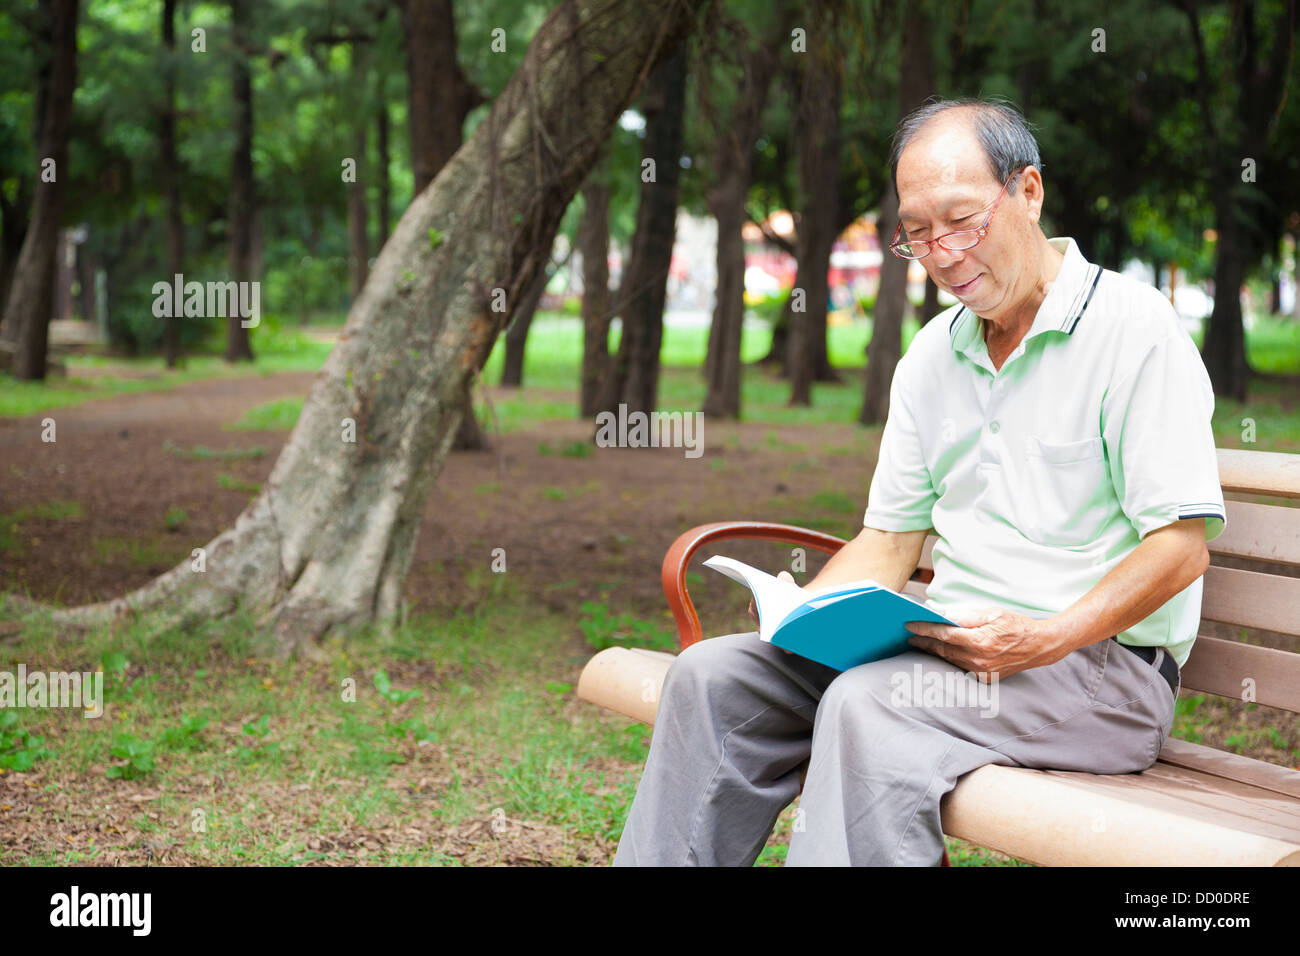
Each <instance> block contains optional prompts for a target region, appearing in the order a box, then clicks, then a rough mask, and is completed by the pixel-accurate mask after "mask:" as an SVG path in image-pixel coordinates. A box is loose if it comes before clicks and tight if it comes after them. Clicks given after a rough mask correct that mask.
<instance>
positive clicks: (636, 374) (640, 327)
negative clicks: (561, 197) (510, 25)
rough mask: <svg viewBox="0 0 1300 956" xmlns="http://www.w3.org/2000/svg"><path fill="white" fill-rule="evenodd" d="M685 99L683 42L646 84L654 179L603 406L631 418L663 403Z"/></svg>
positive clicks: (626, 276)
mask: <svg viewBox="0 0 1300 956" xmlns="http://www.w3.org/2000/svg"><path fill="white" fill-rule="evenodd" d="M685 101H686V47H685V44H683V45H682V46H681V47H679V48H678V49H677V50H675V51H673V53H672V54H671V55H670V56H668V57H666V58H665V59H664V60H663V61H662V62H661V63H659V64H658V65H657V66H656V67H655V69H654V71H653V72H652V73H651V74H650V79H649V81H648V82H647V83H646V94H645V102H644V104H643V106H644V109H645V113H646V127H645V151H644V157H643V168H644V160H647V159H648V160H652V161H653V163H654V166H653V169H654V178H653V180H651V181H646V180H645V179H644V178H643V179H642V182H641V201H640V204H639V205H638V207H637V212H636V231H635V233H634V235H633V237H632V252H631V255H630V256H629V257H628V259H629V261H628V265H627V269H626V270H625V271H624V273H623V279H622V281H621V282H620V283H619V289H618V299H617V301H618V306H617V312H618V314H619V316H621V317H622V320H623V325H622V333H621V335H620V338H619V343H618V355H617V357H616V358H615V360H614V362H613V363H612V366H611V368H610V370H609V372H608V373H607V374H608V378H607V379H606V382H605V389H604V396H603V397H602V400H601V408H604V409H610V410H615V409H617V407H618V405H619V404H620V403H626V404H627V410H628V412H629V413H631V412H635V411H641V412H645V413H646V414H649V413H651V412H653V411H654V410H655V405H656V403H657V401H658V394H659V350H660V347H661V346H662V344H663V335H664V302H665V299H666V298H667V291H668V288H667V287H668V268H669V266H670V265H671V263H672V258H673V241H674V239H675V238H676V235H677V191H678V189H677V187H678V182H679V180H680V178H681V165H680V158H681V155H682V138H683V135H684V127H685V123H684V121H683V107H684V105H685Z"/></svg>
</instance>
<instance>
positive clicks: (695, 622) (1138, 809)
mask: <svg viewBox="0 0 1300 956" xmlns="http://www.w3.org/2000/svg"><path fill="white" fill-rule="evenodd" d="M1219 479H1220V482H1221V483H1222V486H1223V491H1224V498H1225V503H1226V505H1227V509H1228V521H1227V525H1226V527H1225V528H1224V531H1223V533H1222V534H1220V535H1219V536H1218V537H1217V538H1216V539H1215V540H1213V541H1211V542H1210V543H1209V549H1210V553H1211V560H1212V562H1213V563H1212V564H1211V567H1210V568H1209V570H1207V571H1206V573H1205V584H1204V592H1203V598H1202V608H1201V620H1202V624H1201V628H1200V636H1198V638H1197V641H1196V643H1195V645H1194V646H1193V648H1192V653H1191V656H1190V657H1189V659H1188V661H1187V664H1186V666H1185V667H1184V668H1183V670H1182V692H1183V693H1187V692H1194V693H1201V694H1210V695H1215V696H1219V697H1224V698H1228V699H1232V700H1243V699H1249V698H1248V697H1247V695H1246V694H1245V692H1244V689H1245V688H1248V687H1253V694H1254V700H1255V702H1256V703H1257V704H1259V705H1262V706H1267V707H1276V708H1279V709H1281V710H1284V711H1286V712H1288V713H1290V714H1300V653H1297V652H1294V651H1286V650H1279V649H1273V648H1269V647H1263V646H1257V645H1254V644H1246V643H1242V642H1241V641H1238V640H1231V639H1225V638H1223V637H1212V636H1206V631H1207V629H1209V630H1214V629H1215V623H1213V622H1217V624H1218V625H1219V629H1220V630H1223V629H1224V628H1223V627H1222V626H1223V625H1227V626H1229V627H1231V628H1234V629H1236V628H1258V629H1261V630H1264V631H1273V632H1279V633H1281V634H1283V635H1290V636H1293V637H1294V636H1300V577H1292V576H1290V575H1289V574H1287V573H1285V572H1286V571H1287V570H1288V569H1296V568H1300V508H1296V507H1288V506H1286V505H1284V504H1260V503H1254V502H1251V501H1249V500H1242V499H1247V498H1250V497H1253V496H1258V495H1265V496H1270V497H1276V498H1287V499H1300V455H1285V454H1277V453H1272V452H1256V451H1237V450H1226V449H1220V450H1219ZM729 538H749V539H759V540H764V541H780V542H786V543H789V544H794V545H803V546H805V547H812V548H816V549H818V550H820V551H824V552H826V553H828V554H833V553H834V552H835V551H836V550H838V549H839V548H840V547H842V546H843V544H844V542H843V541H842V540H841V539H839V538H836V537H834V536H833V535H828V534H823V533H821V532H818V531H811V530H808V529H806V528H797V527H794V526H790V525H781V524H769V523H765V522H757V521H725V522H717V523H714V524H706V525H701V526H699V527H696V528H692V529H691V530H690V531H687V532H686V533H685V534H683V535H681V536H680V537H678V538H677V540H676V541H675V542H673V545H672V547H671V548H669V549H668V554H667V555H666V556H665V558H664V563H663V569H662V580H663V587H664V593H665V594H666V595H667V597H668V603H669V605H670V606H671V608H672V612H673V616H674V618H675V619H676V622H677V631H678V639H679V642H680V644H681V646H682V648H686V647H688V646H689V645H691V644H693V643H694V642H695V641H698V640H701V639H702V638H703V636H704V634H703V631H702V629H701V627H700V619H699V616H698V615H697V614H696V611H695V606H694V604H693V603H692V602H691V598H690V595H689V594H688V593H687V590H686V570H687V567H688V566H689V564H690V562H691V558H692V556H693V555H694V554H695V552H696V551H698V550H699V549H700V548H701V547H703V546H705V545H708V544H712V543H714V542H716V541H721V540H723V539H729ZM934 541H935V538H934V536H933V535H931V536H930V537H929V538H928V539H927V541H926V545H925V549H924V552H923V554H922V557H921V561H920V564H919V566H918V569H917V572H916V573H915V574H914V575H913V579H912V580H911V581H909V582H908V584H907V585H906V587H905V590H906V591H907V592H908V593H910V594H913V595H916V596H918V597H924V595H925V590H926V582H928V581H930V580H931V579H932V577H933V565H932V564H931V552H932V550H933V547H934ZM1259 563H1264V564H1266V565H1269V566H1271V568H1267V569H1265V570H1251V569H1249V568H1248V567H1247V568H1243V567H1239V566H1238V565H1241V564H1248V565H1250V564H1254V565H1256V566H1258V564H1259ZM719 633H721V632H719ZM674 656H675V655H673V654H669V653H665V652H661V651H648V650H642V649H636V648H625V647H611V648H608V649H606V650H603V651H601V652H600V653H598V654H596V655H595V656H594V657H593V658H592V659H591V661H589V662H588V664H587V665H586V667H585V668H584V669H583V672H582V676H581V678H580V680H579V683H578V696H579V697H581V698H582V699H584V700H587V701H590V702H592V703H594V704H598V705H600V706H603V707H608V708H610V709H612V710H615V711H617V712H619V713H621V714H624V715H626V716H628V717H632V718H633V719H635V720H639V721H642V722H643V723H646V724H653V723H654V719H655V710H656V707H657V702H658V700H659V688H660V687H661V685H662V683H663V678H664V674H665V673H666V672H667V670H668V667H669V665H671V663H672V661H673V660H674ZM805 770H806V764H805ZM802 779H803V776H802V774H801V780H802ZM940 812H941V816H942V820H943V829H944V832H945V833H947V834H949V835H950V836H954V837H960V838H961V839H963V840H967V841H969V842H971V843H974V844H977V845H979V846H984V847H990V848H992V849H995V850H998V851H1000V852H1002V853H1006V854H1008V855H1010V856H1013V857H1016V858H1018V859H1021V860H1027V861H1029V862H1032V863H1037V864H1041V865H1076V866H1077V865H1084V866H1087V865H1119V866H1128V865H1170V866H1192V865H1214V866H1259V865H1265V866H1278V865H1290V866H1297V865H1300V770H1296V769H1290V768H1287V767H1282V766H1278V765H1276V764H1272V763H1266V762H1264V761H1261V760H1256V759H1253V758H1249V757H1244V756H1241V755H1239V754H1234V753H1230V752H1226V751H1223V750H1218V749H1215V748H1212V747H1207V746H1202V745H1199V744H1193V743H1188V742H1187V741H1184V740H1180V739H1177V738H1174V737H1171V738H1170V739H1169V740H1168V741H1167V743H1166V744H1165V746H1164V748H1163V749H1162V750H1161V752H1160V756H1159V759H1158V760H1157V762H1156V763H1155V764H1154V765H1153V766H1152V767H1151V768H1149V769H1148V770H1145V771H1143V772H1141V773H1130V774H1113V775H1107V774H1090V773H1078V772H1067V771H1059V770H1030V769H1026V768H1022V767H1002V766H996V765H989V766H985V767H981V768H979V769H978V770H975V771H974V772H972V773H969V774H967V775H965V776H963V777H962V778H961V780H959V781H958V784H957V786H956V787H955V788H954V789H953V790H952V791H951V792H950V793H948V794H947V795H946V796H945V797H944V798H943V801H942V803H941V804H940ZM944 862H945V864H946V863H947V860H946V858H945V860H944Z"/></svg>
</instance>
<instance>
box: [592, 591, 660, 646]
mask: <svg viewBox="0 0 1300 956" xmlns="http://www.w3.org/2000/svg"><path fill="white" fill-rule="evenodd" d="M579 610H581V611H582V613H583V617H582V619H581V620H580V621H578V630H580V631H582V636H583V637H585V638H586V639H587V643H588V644H590V645H591V646H592V647H594V648H595V649H596V650H598V651H603V650H604V649H605V648H607V647H615V646H623V647H645V648H649V649H651V650H657V651H671V650H675V649H676V648H677V638H676V636H675V635H673V634H672V633H671V632H669V631H665V630H663V629H662V628H659V627H656V626H655V625H654V624H652V623H650V622H649V621H643V620H641V619H640V618H638V617H636V616H635V615H632V614H612V613H610V610H609V608H608V607H607V606H606V605H605V604H604V603H603V602H602V603H597V602H595V601H583V602H582V604H581V605H580V606H579Z"/></svg>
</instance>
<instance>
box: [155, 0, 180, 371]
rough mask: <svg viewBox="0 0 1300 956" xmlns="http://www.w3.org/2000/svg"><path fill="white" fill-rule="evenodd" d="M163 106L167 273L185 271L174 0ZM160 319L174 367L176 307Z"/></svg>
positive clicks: (167, 4)
mask: <svg viewBox="0 0 1300 956" xmlns="http://www.w3.org/2000/svg"><path fill="white" fill-rule="evenodd" d="M162 45H163V58H164V64H163V108H162V115H161V116H159V118H158V119H159V124H158V125H159V131H158V152H159V159H160V162H159V166H160V171H161V174H162V194H163V206H164V208H165V209H166V219H167V276H168V278H169V279H170V278H171V277H172V276H175V275H178V274H181V273H183V272H184V271H185V269H184V264H185V223H184V220H183V219H182V218H181V189H180V158H179V157H178V156H177V153H176V0H163V5H162ZM169 312H171V313H172V314H170V315H168V316H167V317H166V318H164V319H163V335H162V349H163V359H164V360H165V361H166V363H167V367H168V368H175V367H176V363H177V360H178V359H179V358H180V354H181V342H180V322H181V316H180V315H178V314H176V313H177V312H179V310H177V309H171V310H169Z"/></svg>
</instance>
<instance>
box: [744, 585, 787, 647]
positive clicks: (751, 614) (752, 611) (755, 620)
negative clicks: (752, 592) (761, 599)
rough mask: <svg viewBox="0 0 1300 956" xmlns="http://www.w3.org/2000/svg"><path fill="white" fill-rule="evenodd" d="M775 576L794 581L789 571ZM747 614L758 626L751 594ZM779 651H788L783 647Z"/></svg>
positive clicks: (756, 611)
mask: <svg viewBox="0 0 1300 956" xmlns="http://www.w3.org/2000/svg"><path fill="white" fill-rule="evenodd" d="M777 577H778V578H780V579H781V580H782V581H789V582H790V583H791V584H794V583H795V580H794V575H793V574H791V573H790V572H789V571H781V572H779V573H778V574H777ZM749 616H750V617H751V618H753V619H754V627H758V610H757V609H756V608H755V607H754V598H753V596H751V597H750V599H749ZM781 651H782V653H785V654H789V653H790V652H789V651H787V650H786V649H785V648H784V647H783V648H781Z"/></svg>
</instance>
